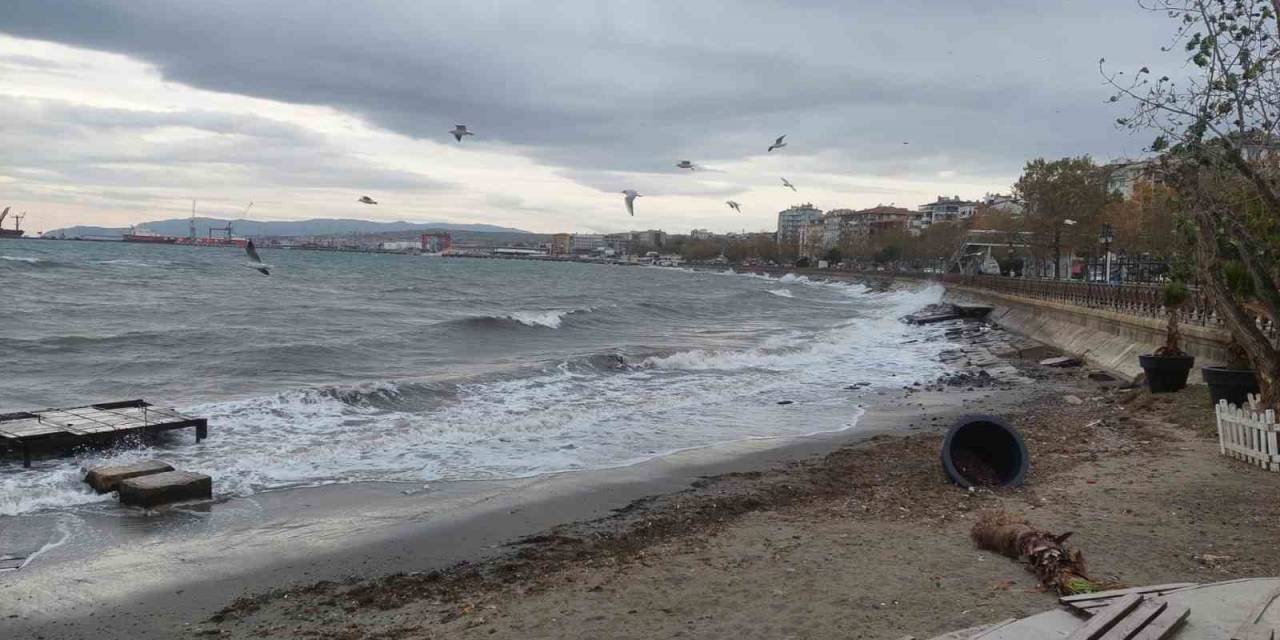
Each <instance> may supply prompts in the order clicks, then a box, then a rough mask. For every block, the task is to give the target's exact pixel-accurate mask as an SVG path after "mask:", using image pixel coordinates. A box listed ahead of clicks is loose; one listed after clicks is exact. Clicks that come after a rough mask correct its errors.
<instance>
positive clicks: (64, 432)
mask: <svg viewBox="0 0 1280 640" xmlns="http://www.w3.org/2000/svg"><path fill="white" fill-rule="evenodd" d="M186 428H194V429H195V430H196V442H200V441H201V440H204V439H205V438H206V437H208V435H209V423H208V421H207V420H206V419H204V418H192V417H189V416H185V415H182V414H181V413H178V412H177V411H174V410H173V409H166V408H163V407H157V406H154V405H152V404H150V403H149V402H146V401H145V400H125V401H122V402H105V403H102V404H93V405H89V406H85V407H73V408H70V409H45V410H43V411H30V412H28V411H23V412H19V413H4V414H0V448H4V449H8V450H9V451H15V452H17V451H20V452H22V466H23V467H30V466H31V451H32V450H33V449H47V448H71V447H77V446H81V445H93V446H104V445H109V444H112V443H113V442H115V441H117V440H119V439H121V438H124V437H126V436H130V435H135V434H138V435H140V434H151V433H159V432H161V431H172V430H174V429H186Z"/></svg>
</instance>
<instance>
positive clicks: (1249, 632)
mask: <svg viewBox="0 0 1280 640" xmlns="http://www.w3.org/2000/svg"><path fill="white" fill-rule="evenodd" d="M1275 632H1276V630H1275V629H1274V628H1273V627H1271V626H1268V625H1261V624H1249V623H1245V624H1242V625H1240V626H1238V627H1236V630H1235V631H1233V632H1232V633H1231V640H1274V638H1275Z"/></svg>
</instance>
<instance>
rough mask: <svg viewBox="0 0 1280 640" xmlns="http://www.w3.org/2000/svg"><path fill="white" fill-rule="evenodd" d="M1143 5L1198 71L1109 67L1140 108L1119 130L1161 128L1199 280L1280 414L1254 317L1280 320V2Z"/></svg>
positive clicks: (1272, 360) (1276, 367) (1278, 364)
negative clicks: (1235, 279)
mask: <svg viewBox="0 0 1280 640" xmlns="http://www.w3.org/2000/svg"><path fill="white" fill-rule="evenodd" d="M1139 4H1141V5H1142V6H1143V7H1145V8H1148V9H1150V10H1152V11H1154V12H1157V13H1158V14H1160V15H1163V16H1167V17H1169V18H1172V19H1174V21H1175V27H1174V32H1175V41H1176V42H1178V43H1180V44H1181V45H1182V50H1183V52H1184V54H1185V56H1186V59H1187V61H1188V62H1189V63H1190V64H1189V65H1187V69H1188V70H1189V75H1188V76H1187V77H1186V78H1185V79H1173V78H1171V77H1170V76H1168V75H1162V76H1160V77H1158V78H1156V77H1154V74H1152V73H1151V71H1150V69H1149V68H1148V67H1145V66H1144V67H1142V68H1140V69H1139V70H1138V71H1137V72H1136V73H1135V74H1133V75H1131V76H1126V75H1125V74H1124V73H1123V72H1108V71H1107V70H1106V67H1105V63H1106V61H1105V60H1100V61H1099V70H1100V71H1101V73H1102V75H1103V77H1104V78H1105V79H1106V81H1107V82H1108V83H1110V85H1111V86H1112V87H1113V88H1114V89H1115V94H1114V95H1113V96H1112V97H1111V101H1112V102H1118V101H1120V100H1122V99H1123V100H1126V101H1129V102H1131V103H1132V104H1133V106H1134V109H1133V113H1132V114H1131V115H1130V116H1128V117H1124V118H1120V119H1119V121H1118V122H1119V124H1120V125H1121V126H1127V127H1130V128H1133V129H1141V130H1149V131H1154V132H1155V133H1156V136H1155V138H1154V140H1153V142H1152V144H1151V147H1150V148H1151V150H1152V151H1156V152H1165V155H1164V158H1165V169H1166V171H1167V172H1168V174H1169V176H1170V179H1171V181H1172V183H1173V184H1174V186H1175V188H1176V189H1177V190H1178V194H1179V196H1180V198H1182V201H1183V204H1184V206H1185V209H1184V211H1185V215H1186V217H1187V218H1188V220H1189V221H1190V223H1191V227H1192V229H1193V230H1194V238H1195V263H1196V273H1197V275H1198V276H1199V279H1200V282H1201V284H1202V286H1203V287H1204V289H1205V290H1206V291H1207V292H1208V293H1209V295H1210V297H1211V298H1212V299H1213V302H1214V305H1215V306H1216V307H1217V310H1218V314H1219V316H1220V317H1221V318H1222V320H1223V322H1224V324H1225V325H1226V327H1227V329H1228V330H1230V332H1231V336H1232V338H1233V339H1234V340H1235V341H1236V343H1237V344H1238V345H1239V346H1240V347H1241V348H1242V349H1243V350H1244V351H1245V353H1247V354H1248V357H1249V360H1250V362H1251V363H1252V364H1253V366H1254V368H1255V369H1256V370H1257V372H1258V379H1259V382H1260V386H1261V390H1262V398H1261V401H1262V405H1263V406H1264V407H1266V408H1280V350H1277V348H1276V347H1275V346H1274V345H1272V343H1271V342H1270V340H1268V338H1267V336H1266V335H1265V334H1263V332H1262V330H1261V329H1259V327H1258V323H1257V321H1256V315H1257V314H1255V313H1254V312H1253V308H1256V309H1258V310H1259V311H1260V312H1261V314H1262V315H1266V316H1269V317H1270V319H1271V320H1273V321H1274V320H1276V319H1280V288H1277V285H1276V277H1277V275H1278V274H1277V261H1276V260H1275V255H1276V252H1277V251H1278V250H1280V242H1278V241H1277V238H1278V236H1277V235H1276V234H1275V228H1276V225H1277V219H1278V218H1280V179H1278V176H1280V171H1277V166H1276V153H1275V151H1276V149H1277V146H1276V140H1277V130H1276V129H1277V126H1278V124H1280V113H1278V111H1280V23H1278V22H1277V15H1278V14H1280V0H1142V1H1140V3H1139ZM1233 264H1234V265H1238V266H1239V267H1240V268H1241V269H1242V270H1243V272H1244V274H1247V277H1248V280H1249V282H1250V283H1251V285H1252V292H1253V299H1252V300H1251V299H1249V298H1248V297H1246V296H1244V295H1241V294H1240V293H1239V287H1233V286H1232V284H1231V283H1230V282H1229V281H1228V276H1227V272H1226V271H1227V270H1226V269H1225V268H1224V267H1226V266H1228V265H1233ZM1251 303H1252V304H1254V305H1256V306H1255V307H1253V308H1251Z"/></svg>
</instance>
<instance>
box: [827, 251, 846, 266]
mask: <svg viewBox="0 0 1280 640" xmlns="http://www.w3.org/2000/svg"><path fill="white" fill-rule="evenodd" d="M822 259H823V260H826V261H827V264H830V265H832V266H835V265H837V264H840V261H841V260H843V259H844V254H843V253H841V252H840V247H831V248H830V249H827V253H826V255H824V256H822Z"/></svg>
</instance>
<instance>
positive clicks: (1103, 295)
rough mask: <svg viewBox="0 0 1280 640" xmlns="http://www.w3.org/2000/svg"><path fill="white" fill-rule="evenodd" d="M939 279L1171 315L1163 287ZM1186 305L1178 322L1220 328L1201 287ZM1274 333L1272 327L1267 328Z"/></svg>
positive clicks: (979, 277)
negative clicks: (1163, 293) (1165, 301)
mask: <svg viewBox="0 0 1280 640" xmlns="http://www.w3.org/2000/svg"><path fill="white" fill-rule="evenodd" d="M937 278H938V279H939V280H941V281H943V282H946V283H949V284H956V285H961V286H965V287H973V288H976V289H983V290H987V291H992V292H995V293H1003V294H1006V295H1012V296H1019V297H1022V298H1032V299H1035V300H1047V301H1050V302H1060V303H1063V304H1069V305H1073V306H1077V307H1085V308H1088V309H1100V310H1103V311H1113V312H1115V313H1123V314H1127V315H1133V316H1140V317H1144V318H1156V319H1164V318H1167V317H1168V312H1167V310H1166V309H1165V307H1164V304H1163V302H1162V297H1163V296H1162V295H1161V288H1162V286H1163V285H1160V284H1155V283H1152V284H1147V283H1124V284H1107V283H1103V282H1081V281H1076V280H1042V279H1037V278H1010V277H1006V276H990V275H968V274H962V273H946V274H940V275H938V276H937ZM1188 290H1189V294H1190V295H1189V296H1188V299H1187V301H1186V302H1185V303H1184V304H1183V305H1182V306H1181V307H1180V308H1179V309H1178V315H1179V320H1181V321H1182V322H1183V323H1185V324H1193V325H1198V326H1202V327H1221V326H1222V321H1221V320H1220V319H1219V318H1218V315H1217V312H1216V311H1215V310H1214V306H1213V301H1212V300H1210V298H1209V295H1208V294H1207V293H1206V292H1205V291H1203V290H1202V289H1200V288H1199V287H1188ZM1265 330H1266V331H1267V333H1271V327H1265Z"/></svg>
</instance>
